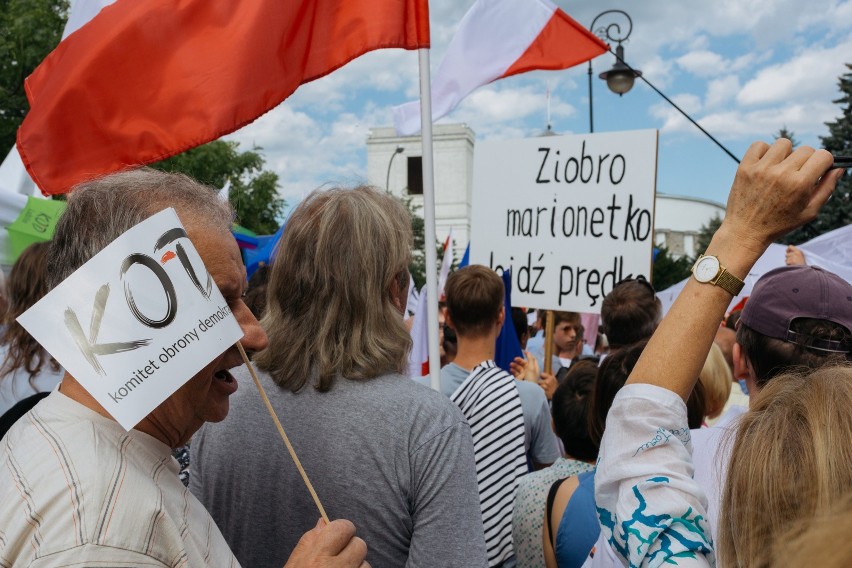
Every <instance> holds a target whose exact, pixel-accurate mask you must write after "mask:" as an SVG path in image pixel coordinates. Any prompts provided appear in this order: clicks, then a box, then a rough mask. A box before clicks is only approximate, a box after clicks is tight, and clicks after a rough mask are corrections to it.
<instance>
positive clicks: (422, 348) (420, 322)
mask: <svg viewBox="0 0 852 568" xmlns="http://www.w3.org/2000/svg"><path fill="white" fill-rule="evenodd" d="M428 313H429V302H428V300H427V298H426V285H425V284H424V285H423V288H421V289H420V300H419V301H418V302H417V313H415V314H414V324H413V325H412V326H411V340H412V345H411V353H409V354H408V376H409V377H411V378H412V379H413V378H416V377H425V376H426V375H428V374H429V325H428V316H427V314H428Z"/></svg>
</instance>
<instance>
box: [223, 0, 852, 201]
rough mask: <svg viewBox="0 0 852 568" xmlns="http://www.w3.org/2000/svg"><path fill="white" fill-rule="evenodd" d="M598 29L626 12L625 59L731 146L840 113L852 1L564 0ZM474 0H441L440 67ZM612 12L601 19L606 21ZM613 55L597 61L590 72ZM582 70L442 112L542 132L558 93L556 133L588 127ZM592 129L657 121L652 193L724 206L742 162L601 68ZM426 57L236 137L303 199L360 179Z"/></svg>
mask: <svg viewBox="0 0 852 568" xmlns="http://www.w3.org/2000/svg"><path fill="white" fill-rule="evenodd" d="M556 3H557V4H558V5H559V6H560V7H561V8H562V9H563V10H565V11H566V12H567V13H568V14H569V15H570V16H572V17H573V18H574V19H576V20H577V21H578V22H580V23H581V24H583V25H585V26H589V25H590V24H591V22H592V20H593V19H594V18H595V16H596V15H597V14H598V13H600V12H602V11H603V10H608V9H622V10H625V11H627V12H628V13H629V14H630V16H631V17H632V19H633V32H632V35H631V36H630V39H629V42H628V43H626V44H625V59H626V61H627V62H628V63H630V64H631V65H632V66H633V67H634V68H637V69H641V70H642V71H643V73H644V75H645V76H646V77H647V78H648V79H649V80H650V81H651V82H652V83H654V84H655V85H656V86H657V87H658V88H659V89H660V90H662V91H663V92H664V93H666V94H667V95H668V96H669V97H670V98H672V99H673V100H675V101H676V102H677V103H678V104H679V105H680V106H681V107H682V108H684V110H686V111H687V112H688V113H690V114H691V115H692V116H693V118H695V119H696V120H698V121H699V122H700V123H701V125H702V126H703V127H704V128H706V129H707V130H708V131H709V132H710V133H711V134H713V135H714V136H716V137H717V138H718V139H719V140H720V141H721V142H722V143H723V144H724V145H725V146H727V147H728V148H729V149H730V150H731V151H732V152H733V153H734V154H735V155H737V156H738V157H741V156H742V155H743V153H744V152H745V150H746V149H747V148H748V145H749V144H750V143H751V142H752V141H754V140H766V141H771V140H772V135H773V134H774V133H776V132H778V130H779V129H780V128H781V127H784V126H786V127H787V129H789V130H791V131H793V132H794V133H795V137H796V139H797V140H798V141H799V142H801V143H802V144H809V145H812V146H818V145H819V136H821V135H825V134H826V133H827V129H826V127H825V125H824V123H825V122H826V121H830V120H834V119H835V118H836V117H837V116H839V114H840V107H839V106H838V105H836V104H833V103H832V100H834V99H837V98H838V96H839V90H838V87H837V81H838V77H839V76H840V75H841V74H842V73H844V71H846V68H845V66H844V63H852V25H850V24H852V0H810V1H807V2H805V1H804V0H760V1H757V0H715V1H712V2H710V1H707V0H702V1H698V0H644V1H642V2H635V1H634V2H627V1H611V2H592V1H582V2H581V1H578V0H573V1H566V0H557V2H556ZM472 4H473V0H432V1H431V2H430V10H431V14H430V17H431V28H432V54H431V57H432V70H433V72H434V70H435V69H436V68H437V66H438V65H439V64H440V62H441V59H442V57H443V53H444V50H445V49H446V46H447V44H448V42H449V41H450V38H451V37H452V36H453V33H454V32H455V29H456V27H457V25H458V22H459V21H460V20H461V18H462V16H463V15H464V14H465V12H466V11H467V10H468V8H470V6H471V5H472ZM612 21H613V20H605V19H603V18H602V19H601V20H599V24H603V23H611V22H612ZM613 60H614V58H613V56H612V55H609V54H605V55H602V56H600V57H598V58H597V59H595V60H594V61H593V65H594V72H595V75H597V74H598V73H600V72H601V71H604V70H606V69H609V68H610V67H611V66H612V63H613ZM586 73H587V67H586V65H581V66H578V67H575V68H573V69H568V70H565V71H558V72H543V71H542V72H533V73H527V74H525V75H521V76H517V77H512V78H509V79H505V80H502V81H499V82H497V83H493V84H491V85H489V86H486V87H483V88H480V89H479V90H477V91H475V92H474V93H473V94H472V95H471V96H469V97H468V98H467V99H466V100H465V101H464V102H463V103H462V104H461V105H460V106H459V108H457V109H456V110H455V111H454V112H453V113H451V114H450V115H448V116H447V117H445V118H444V119H442V120H441V122H451V123H455V122H464V123H467V124H468V125H469V126H470V127H471V128H472V129H473V130H474V132H475V133H476V136H477V140H486V139H514V138H524V137H529V136H533V135H535V134H537V133H538V132H540V131H541V130H542V129H543V128H544V127H545V125H546V114H547V111H546V109H547V98H546V92H547V89H548V88H550V90H551V93H552V99H551V113H552V124H553V128H554V130H556V131H558V132H560V133H565V134H568V133H585V132H588V128H589V121H588V113H589V99H588V83H587V74H586ZM594 82H595V84H594V110H595V118H594V121H595V131H596V132H613V131H619V130H634V129H646V128H653V129H659V130H660V147H659V161H658V175H657V191H659V192H664V193H673V194H680V195H689V196H695V197H701V198H705V199H711V200H714V201H718V202H721V203H724V202H725V200H726V199H727V193H728V188H729V187H730V183H731V180H732V179H733V175H734V172H735V169H736V163H735V162H734V161H733V160H732V159H731V158H730V157H729V156H728V155H726V154H725V153H724V152H723V151H722V150H721V149H719V148H718V147H717V146H716V145H715V144H714V143H713V142H712V141H711V140H709V139H708V138H706V137H705V136H704V135H703V134H702V133H701V132H700V131H699V130H698V129H696V128H695V127H694V126H693V125H692V124H690V123H689V122H688V121H686V120H685V119H684V118H683V117H682V116H681V115H679V114H678V113H677V112H676V111H675V110H674V109H672V108H671V107H670V106H669V105H668V103H666V102H665V101H664V100H663V99H662V98H660V96H659V95H657V94H656V93H654V92H653V91H652V90H651V89H650V88H649V87H648V86H647V85H645V84H644V83H641V82H638V81H637V83H636V86H635V87H634V88H633V90H632V91H630V92H629V93H628V94H626V95H625V96H623V97H620V98H619V97H618V96H617V95H614V94H613V93H611V92H609V91H608V90H607V89H606V84H605V83H604V82H603V81H601V80H599V79H597V78H595V81H594ZM417 93H418V75H417V55H416V53H415V52H407V51H404V50H382V51H377V52H373V53H369V54H367V55H365V56H363V57H361V58H359V59H357V60H355V61H353V62H352V63H350V64H349V65H347V66H346V67H344V68H342V69H340V70H338V71H336V72H334V73H332V74H331V75H329V76H327V77H324V78H322V79H319V80H317V81H315V82H313V83H310V84H307V85H303V86H302V87H300V88H299V90H298V91H296V93H295V94H294V95H293V96H291V97H290V98H289V99H288V100H286V101H285V102H284V103H283V104H281V105H280V106H279V107H277V108H276V109H274V110H273V111H271V112H269V113H268V114H266V115H265V116H263V117H261V118H260V119H258V120H257V121H256V122H254V123H253V124H251V125H249V126H247V127H245V128H243V129H242V130H240V131H238V132H236V133H234V134H232V135H230V136H229V137H228V138H230V139H233V140H237V141H239V142H240V143H241V144H242V145H243V147H244V148H250V147H252V146H253V145H257V146H260V147H262V148H263V154H264V155H265V156H266V159H267V166H268V167H269V168H270V169H273V170H274V171H275V172H277V173H278V175H279V176H280V181H281V192H282V194H283V195H284V196H285V197H287V198H290V200H291V201H297V200H298V199H299V198H300V197H301V196H302V195H304V194H305V193H306V192H308V191H310V190H312V189H313V188H315V187H318V186H320V185H322V184H325V183H327V182H332V183H344V184H351V183H357V182H360V181H364V180H365V176H366V164H367V158H366V145H365V142H366V139H367V136H368V134H369V131H370V129H371V128H373V127H377V126H390V125H392V111H391V109H392V107H393V106H394V105H398V104H401V103H403V102H406V101H408V100H412V99H414V98H416V96H417Z"/></svg>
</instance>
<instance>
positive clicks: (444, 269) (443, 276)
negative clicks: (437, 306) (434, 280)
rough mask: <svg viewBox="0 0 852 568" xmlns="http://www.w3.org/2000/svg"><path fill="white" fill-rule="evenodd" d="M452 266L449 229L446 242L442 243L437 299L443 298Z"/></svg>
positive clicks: (451, 244)
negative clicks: (442, 255)
mask: <svg viewBox="0 0 852 568" xmlns="http://www.w3.org/2000/svg"><path fill="white" fill-rule="evenodd" d="M452 266H453V228H452V227H450V234H449V235H447V240H446V241H444V258H443V259H442V260H441V271H440V272H439V273H438V297H439V298H441V299H443V298H444V287H445V286H446V285H447V278H449V277H450V268H451V267H452Z"/></svg>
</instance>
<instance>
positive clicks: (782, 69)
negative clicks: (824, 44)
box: [737, 36, 852, 105]
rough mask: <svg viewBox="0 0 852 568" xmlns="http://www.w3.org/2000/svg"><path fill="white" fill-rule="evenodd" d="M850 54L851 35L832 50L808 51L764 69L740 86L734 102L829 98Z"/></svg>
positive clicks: (834, 90)
mask: <svg viewBox="0 0 852 568" xmlns="http://www.w3.org/2000/svg"><path fill="white" fill-rule="evenodd" d="M850 54H852V36H850V37H849V38H847V39H846V41H844V42H842V43H840V44H838V45H836V46H834V47H832V48H828V49H818V48H817V49H813V48H812V49H809V50H808V51H805V52H803V53H801V54H799V55H798V56H796V57H794V58H793V59H790V60H789V61H785V62H782V63H779V64H776V65H772V66H770V67H767V68H764V69H763V70H761V71H760V72H758V74H757V76H756V77H755V78H754V79H752V80H750V81H749V82H748V83H746V84H745V86H743V88H742V90H741V91H740V93H739V94H738V95H737V102H739V103H741V104H744V105H758V104H766V103H777V102H780V101H785V100H805V99H809V98H821V99H829V98H833V93H835V92H836V86H835V85H836V82H837V78H838V77H839V76H840V75H841V74H842V73H843V72H844V70H845V67H844V63H846V62H847V61H848V60H849V55H850Z"/></svg>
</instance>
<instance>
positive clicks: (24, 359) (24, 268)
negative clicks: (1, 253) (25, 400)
mask: <svg viewBox="0 0 852 568" xmlns="http://www.w3.org/2000/svg"><path fill="white" fill-rule="evenodd" d="M49 248H50V244H49V243H46V242H45V243H35V244H32V245H30V246H28V247H27V248H26V249H25V250H24V252H22V253H21V256H20V257H18V260H17V261H15V264H14V266H12V272H11V273H10V274H9V282H8V284H9V288H8V291H9V303H8V306H7V308H6V313H5V315H4V317H3V323H4V325H5V326H6V327H5V329H4V330H3V335H2V339H0V342H1V343H3V344H4V345H5V346H6V349H7V351H6V358H5V360H4V361H3V365H2V370H0V376H2V375H5V374H7V373H10V372H12V371H13V370H15V369H18V368H21V369H25V370H26V371H27V372H28V373H29V374H30V376H31V377H32V376H34V375H36V374H37V373H38V372H39V371H40V370H41V368H42V367H43V366H44V365H45V364H46V363H47V362H48V358H46V357H45V356H44V354H43V350H42V348H41V346H40V345H39V343H38V342H37V341H36V340H35V339H34V338H33V336H31V335H30V334H29V333H27V331H26V330H25V329H24V328H23V326H21V324H19V323H18V322H17V318H18V316H20V315H21V314H23V313H24V312H25V311H27V310H28V309H30V308H31V307H32V306H33V305H34V304H35V303H36V302H38V301H39V300H41V299H42V297H44V295H45V294H47V278H48V270H47V266H48V264H47V253H48V250H49ZM50 364H51V365H52V366H53V367H54V370H58V369H59V366H58V364H56V362H55V361H52V360H50Z"/></svg>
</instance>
